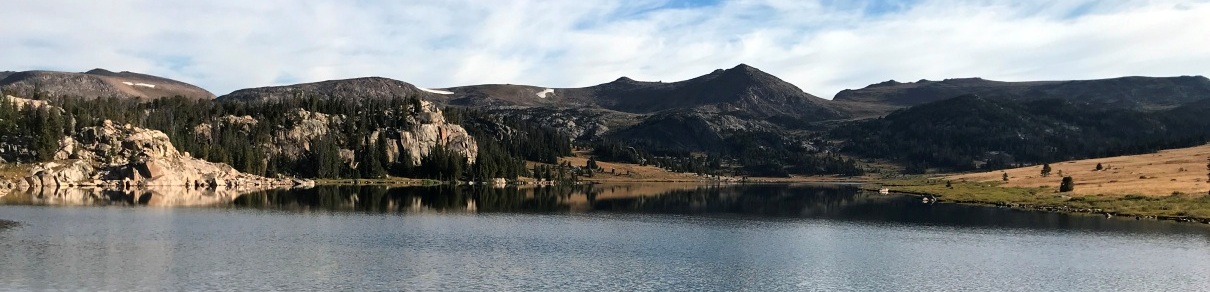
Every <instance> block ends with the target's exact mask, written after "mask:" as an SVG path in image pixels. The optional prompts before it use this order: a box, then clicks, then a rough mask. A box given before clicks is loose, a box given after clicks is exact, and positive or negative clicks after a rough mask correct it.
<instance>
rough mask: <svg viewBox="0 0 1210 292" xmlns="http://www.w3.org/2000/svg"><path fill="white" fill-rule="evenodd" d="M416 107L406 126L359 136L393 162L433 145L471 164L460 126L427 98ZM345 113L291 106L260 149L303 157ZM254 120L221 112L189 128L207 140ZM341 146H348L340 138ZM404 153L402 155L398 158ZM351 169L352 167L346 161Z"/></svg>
mask: <svg viewBox="0 0 1210 292" xmlns="http://www.w3.org/2000/svg"><path fill="white" fill-rule="evenodd" d="M420 105H421V106H420V109H419V110H417V111H416V112H415V113H413V114H412V115H409V116H405V117H399V118H400V119H404V122H403V123H402V124H406V125H410V126H408V127H404V128H379V129H375V130H373V131H371V133H370V134H369V135H368V136H367V137H360V138H361V139H365V141H367V142H369V143H370V144H374V145H377V143H386V145H385V148H386V151H387V153H386V154H387V160H388V162H399V161H402V159H408V160H410V161H411V162H412V164H413V165H417V164H419V163H420V160H421V159H422V158H423V157H425V156H428V155H429V153H432V151H433V149H435V148H437V147H439V146H440V147H444V148H445V149H447V150H450V151H453V152H455V153H458V154H461V155H463V156H466V158H467V162H468V163H472V162H474V161H475V158H476V157H477V156H478V154H479V147H478V144H476V143H475V139H474V138H473V137H471V135H470V134H469V133H467V131H466V129H465V128H463V127H462V126H460V125H457V124H453V123H449V122H447V121H446V119H445V115H444V114H443V113H442V111H441V108H440V107H439V106H437V105H436V104H434V103H431V102H428V101H420ZM346 120H348V118H347V117H345V116H343V115H332V114H325V113H319V112H311V111H306V110H303V109H293V110H291V111H290V112H288V113H287V114H286V118H285V121H284V122H283V123H282V124H281V125H275V126H274V131H273V133H272V141H271V142H270V143H267V144H266V145H260V146H261V147H265V148H266V149H265V151H266V153H268V154H269V155H272V156H278V157H284V158H288V159H298V158H300V157H303V155H305V154H306V153H307V151H308V150H310V149H311V143H312V141H314V140H315V139H317V138H321V137H324V136H327V135H328V134H329V133H331V132H332V131H339V130H338V129H341V128H342V126H343V125H344V123H345V121H346ZM259 123H260V121H258V120H256V119H254V118H252V117H250V116H242V117H237V116H225V117H222V118H218V119H215V120H213V121H211V122H209V123H203V124H199V125H198V126H197V127H195V128H194V133H195V134H196V135H198V138H199V139H201V140H203V141H207V140H211V139H212V138H213V137H212V135H214V133H215V132H216V131H215V129H216V128H222V127H238V128H239V129H240V131H244V132H246V131H248V130H249V129H250V128H251V127H252V126H255V125H256V124H259ZM345 142H346V143H344V145H348V144H349V143H347V142H348V141H345ZM341 153H342V154H341V155H342V156H344V159H345V161H346V162H347V163H350V164H352V163H353V161H357V160H356V157H353V151H352V150H351V149H342V150H341ZM404 153H406V154H407V155H406V156H404ZM352 166H354V167H355V165H352Z"/></svg>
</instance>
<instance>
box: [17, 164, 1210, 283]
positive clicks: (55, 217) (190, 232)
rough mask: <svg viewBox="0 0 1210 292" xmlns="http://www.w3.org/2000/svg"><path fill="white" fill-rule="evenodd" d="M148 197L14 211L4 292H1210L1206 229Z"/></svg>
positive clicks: (729, 196)
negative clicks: (206, 202)
mask: <svg viewBox="0 0 1210 292" xmlns="http://www.w3.org/2000/svg"><path fill="white" fill-rule="evenodd" d="M23 196H24V197H23ZM43 196H45V195H43ZM139 197H140V196H120V195H111V196H102V197H97V198H82V199H81V198H75V199H72V200H66V201H70V202H71V205H73V206H63V205H60V204H61V203H62V202H64V201H63V200H51V199H48V198H46V197H30V196H29V195H20V194H10V195H8V196H5V197H0V202H4V203H5V205H0V220H7V221H13V222H17V223H16V225H13V224H10V223H4V222H3V221H0V251H3V254H4V256H3V257H2V258H0V290H117V291H131V290H149V291H164V290H454V291H457V290H489V291H497V290H503V291H515V290H587V291H636V290H637V291H666V290H715V291H719V290H721V291H735V290H749V291H801V290H827V291H834V290H860V291H921V290H925V291H929V290H960V291H967V290H984V291H988V290H990V291H1103V290H1118V291H1149V290H1163V291H1207V290H1210V277H1207V276H1206V271H1210V228H1207V227H1205V226H1202V225H1195V224H1188V223H1185V224H1182V223H1171V222H1157V221H1135V220H1132V219H1131V220H1127V219H1106V218H1102V217H1095V216H1071V215H1060V214H1050V213H1038V212H1025V211H1014V210H1007V209H1001V208H986V207H972V206H958V205H943V204H937V205H926V204H922V203H920V202H919V200H916V199H913V198H910V197H900V196H884V195H878V194H869V193H862V192H860V191H858V190H856V189H855V188H852V187H845V186H835V185H833V186H824V185H793V186H791V185H755V186H726V187H699V186H684V185H670V184H664V185H627V186H594V187H593V188H592V189H583V188H581V189H559V188H544V189H523V190H517V189H490V188H468V187H463V188H451V187H434V188H398V189H384V188H369V187H364V188H351V187H349V188H317V189H311V190H301V191H274V192H262V193H256V194H249V195H244V196H240V197H238V198H235V199H234V200H233V201H231V202H222V203H214V204H211V205H212V206H206V207H176V208H174V207H162V206H160V207H149V206H145V205H141V204H140V202H142V203H146V202H149V201H155V198H149V199H147V200H140V199H137V198H139ZM55 202H59V203H55ZM90 205H104V206H90Z"/></svg>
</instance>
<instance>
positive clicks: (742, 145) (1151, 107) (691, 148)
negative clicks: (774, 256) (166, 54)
mask: <svg viewBox="0 0 1210 292" xmlns="http://www.w3.org/2000/svg"><path fill="white" fill-rule="evenodd" d="M0 90H3V91H4V92H5V93H7V94H11V95H17V96H27V97H33V96H43V97H47V96H80V97H86V98H92V97H128V98H143V99H147V100H150V99H154V98H158V97H164V96H185V97H190V98H196V99H202V100H206V99H215V100H216V101H217V102H252V103H257V102H274V101H283V100H291V99H312V98H314V99H322V100H326V101H348V102H359V101H363V100H388V99H395V98H400V97H418V98H421V99H423V100H427V101H429V102H433V103H436V104H440V105H445V106H450V107H456V108H466V109H473V110H476V111H482V112H486V113H488V114H489V115H492V116H496V117H498V118H500V119H513V120H521V121H526V122H530V123H534V124H538V125H543V126H544V127H549V128H551V129H554V130H555V131H557V132H559V133H561V134H563V135H565V136H568V137H570V138H572V139H573V140H574V141H576V142H578V143H584V144H592V143H621V144H625V145H633V146H637V147H642V148H645V149H648V150H650V151H664V152H668V151H671V152H706V153H720V154H722V155H739V153H745V152H752V151H757V150H753V149H758V150H759V149H765V150H768V149H800V150H796V151H812V152H814V153H831V152H843V151H850V152H851V153H855V155H858V156H862V157H872V158H887V159H893V160H904V161H901V162H904V163H913V162H911V161H905V160H913V159H914V160H922V161H924V162H925V163H928V162H933V165H934V166H936V165H944V166H950V167H954V168H962V167H963V166H964V165H966V164H965V162H956V161H966V160H976V161H983V162H986V161H988V159H989V158H987V157H992V156H995V155H990V156H989V155H988V153H990V152H996V153H1012V155H1015V156H1019V157H1021V158H1025V159H1024V160H1028V162H1035V161H1041V160H1045V159H1059V158H1073V157H1083V156H1095V155H1101V154H1107V153H1118V152H1130V150H1123V149H1151V148H1149V147H1143V146H1138V147H1136V146H1137V145H1134V144H1131V143H1133V142H1131V141H1132V140H1131V138H1130V137H1131V136H1129V135H1127V136H1121V135H1118V134H1122V132H1113V133H1112V134H1105V133H1108V132H1112V131H1115V129H1110V128H1106V125H1110V124H1113V123H1112V122H1097V121H1095V120H1092V121H1090V120H1088V119H1112V117H1114V116H1130V117H1133V118H1130V119H1125V120H1128V121H1138V122H1139V123H1143V124H1146V125H1143V126H1130V127H1125V128H1129V130H1130V131H1137V132H1139V133H1142V134H1140V135H1138V137H1160V136H1162V135H1161V134H1163V133H1172V132H1171V131H1170V130H1171V129H1173V128H1179V129H1191V131H1193V133H1189V134H1190V135H1181V136H1180V137H1181V138H1180V140H1179V141H1178V140H1171V141H1169V140H1164V141H1151V142H1149V143H1145V144H1147V145H1163V146H1169V145H1178V144H1180V145H1183V144H1188V143H1194V142H1196V141H1200V140H1204V139H1205V137H1207V136H1210V135H1207V134H1206V133H1202V132H1205V131H1206V130H1205V129H1198V128H1195V127H1190V126H1189V125H1201V122H1198V121H1188V120H1190V119H1197V117H1198V116H1199V113H1197V111H1198V109H1205V108H1206V106H1204V105H1203V104H1208V103H1210V101H1208V100H1210V79H1207V78H1205V77H1202V76H1179V77H1120V78H1110V79H1099V80H1074V81H1031V82H1004V81H993V80H985V79H981V78H959V79H945V80H941V81H930V80H920V81H917V82H909V83H901V82H897V81H894V80H892V81H886V82H882V83H877V84H871V85H869V86H866V87H864V88H860V89H850V90H844V91H841V92H840V93H838V94H837V95H836V97H835V98H834V99H833V100H828V99H823V98H820V97H817V96H814V95H811V94H809V93H807V92H806V91H804V90H803V89H801V88H798V87H797V86H795V85H793V84H791V83H789V82H786V81H784V80H782V79H780V78H778V77H776V76H773V75H771V74H768V73H765V72H763V71H761V70H759V69H757V68H754V67H752V66H748V65H745V64H740V65H738V66H735V67H733V68H729V69H718V70H714V71H713V72H709V73H707V74H705V75H702V76H699V77H695V78H692V79H688V80H682V81H676V82H651V81H637V80H633V79H630V78H627V77H621V78H618V79H616V80H613V81H610V82H606V83H602V84H598V85H593V86H588V87H579V88H552V87H543V86H531V85H512V84H485V85H469V86H459V87H451V88H436V89H430V88H422V87H417V86H415V85H412V84H410V83H407V82H404V81H399V80H394V79H389V78H382V77H364V78H353V79H343V80H329V81H322V82H314V83H303V84H294V85H285V86H270V87H259V88H248V89H240V90H236V91H234V92H231V93H229V94H226V95H223V96H219V97H215V96H214V95H213V94H211V93H210V92H208V91H206V90H204V89H201V88H199V87H197V86H193V85H190V84H187V83H184V82H179V81H175V80H171V79H167V78H161V77H155V76H150V75H144V74H138V73H132V72H120V73H114V72H110V71H106V70H102V69H95V70H91V71H88V72H83V73H68V72H51V71H25V72H9V71H5V72H0ZM954 98H957V99H954ZM947 101H948V102H947ZM1051 109H1053V110H1051ZM1190 112H1193V114H1191V113H1190ZM1165 114H1169V115H1172V116H1178V117H1180V119H1173V118H1160V117H1156V116H1147V117H1134V116H1135V115H1165ZM905 117H906V118H905ZM948 117H956V118H952V119H951V118H948ZM1071 117H1079V118H1081V119H1082V120H1073V119H1072V118H1071ZM1182 119H1183V120H1182ZM955 121H961V122H971V123H974V124H976V125H981V126H979V127H980V128H973V127H964V126H962V125H948V124H946V123H954V122H955ZM1119 128H1122V127H1119ZM911 129H961V130H962V131H973V132H969V133H966V132H963V133H965V134H955V135H957V136H953V135H950V134H953V133H949V134H947V135H946V136H945V137H947V139H950V140H947V142H946V143H948V144H947V145H950V144H952V145H951V146H949V147H953V148H954V149H959V148H960V149H962V150H961V151H959V152H961V153H960V154H953V155H949V156H946V157H944V158H938V157H931V158H930V157H924V156H927V155H924V154H919V155H916V156H910V157H909V156H903V155H890V154H888V153H891V152H895V151H898V150H904V149H907V148H911V149H913V151H916V150H921V149H925V148H919V147H916V146H917V145H906V144H905V145H899V144H894V143H884V142H879V141H877V140H871V137H876V139H899V140H905V141H906V140H911V141H925V142H927V141H928V139H923V138H921V137H919V136H920V135H928V133H927V132H913V131H912V130H911ZM980 131H983V132H989V133H990V134H988V138H987V139H984V140H980V141H982V142H980V143H982V144H979V145H974V146H972V145H968V144H963V143H962V142H958V143H956V144H955V143H951V142H953V141H961V140H963V139H964V138H963V137H976V136H979V137H982V134H979V133H978V132H980ZM1029 131H1039V132H1037V133H1024V132H1029ZM1090 131H1093V132H1096V133H1090ZM904 133H911V135H913V136H910V137H905V136H904V135H905V134H904ZM956 133H957V132H956ZM1157 133H1159V134H1157ZM1143 134H1145V135H1143ZM964 135H966V136H964ZM1063 135H1074V136H1081V137H1088V138H1090V139H1097V138H1103V137H1112V138H1113V139H1117V140H1114V141H1116V142H1115V143H1118V144H1121V145H1119V146H1120V147H1118V148H1114V149H1091V148H1095V147H1092V146H1088V145H1083V144H1081V145H1079V146H1078V149H1075V150H1071V151H1069V152H1062V151H1059V152H1062V153H1052V154H1054V155H1049V156H1047V155H1030V154H1028V153H1025V152H1022V151H1029V149H1023V148H1022V149H1017V150H1020V151H1017V152H1012V151H1002V150H1003V149H1007V148H1009V147H1003V146H1002V145H997V144H1004V143H1012V141H1016V140H1014V139H1015V138H1011V137H1021V138H1020V139H1023V140H1029V141H1033V142H1030V143H1032V144H1029V147H1040V148H1045V147H1047V145H1048V144H1047V143H1048V142H1038V141H1052V140H1055V139H1061V138H1062V136H1063ZM753 137H766V138H761V139H754V138H753ZM768 137H777V138H768ZM1027 137H1033V138H1027ZM1156 139H1161V140H1163V139H1165V138H1162V137H1161V138H1156ZM1173 139H1176V138H1173ZM1199 139H1200V140H1199ZM976 140H977V139H976ZM934 142H937V141H934ZM922 143H923V142H922ZM938 143H940V142H938ZM858 144H862V145H858ZM873 144H878V146H879V147H870V146H871V145H873ZM892 144H894V145H892ZM1051 144H1054V143H1051ZM1132 145H1134V146H1132ZM882 146H885V147H882ZM880 147H881V148H880ZM897 147H898V148H897ZM913 147H915V148H913ZM1073 147H1074V146H1073ZM1115 147H1117V146H1115ZM1040 148H1039V149H1040ZM1090 149H1091V150H1090ZM934 150H937V151H941V152H945V151H950V150H953V149H948V150H947V149H934ZM761 151H763V150H761ZM954 151H957V150H954ZM1097 151H1099V152H1097ZM1094 152H1095V153H1094ZM922 155H923V156H922ZM939 155H940V154H939ZM930 159H931V160H930ZM942 161H944V162H942ZM1009 161H1012V159H1009ZM976 164H978V163H976Z"/></svg>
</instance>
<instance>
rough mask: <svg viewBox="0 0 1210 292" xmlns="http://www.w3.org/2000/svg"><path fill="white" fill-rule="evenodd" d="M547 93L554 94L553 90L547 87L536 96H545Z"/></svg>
mask: <svg viewBox="0 0 1210 292" xmlns="http://www.w3.org/2000/svg"><path fill="white" fill-rule="evenodd" d="M547 94H555V90H554V89H550V88H547V89H546V90H543V91H542V92H538V98H546V95H547Z"/></svg>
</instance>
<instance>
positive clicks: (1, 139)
mask: <svg viewBox="0 0 1210 292" xmlns="http://www.w3.org/2000/svg"><path fill="white" fill-rule="evenodd" d="M71 123H72V122H71V120H70V118H69V117H67V116H65V115H64V114H63V112H62V111H60V110H57V109H53V108H49V107H34V106H25V107H18V106H17V104H16V103H13V102H11V101H9V100H8V99H7V98H3V100H0V158H3V160H5V161H8V162H32V161H45V160H51V159H54V155H55V152H56V151H58V149H59V137H63V136H64V135H65V134H69V133H71V130H72V129H73V127H72V124H71Z"/></svg>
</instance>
